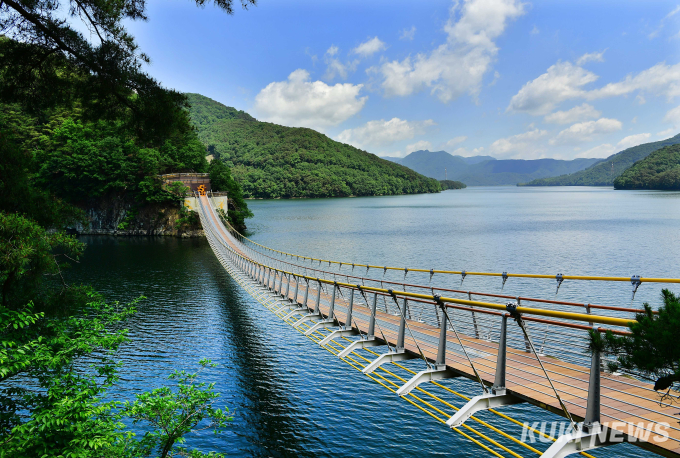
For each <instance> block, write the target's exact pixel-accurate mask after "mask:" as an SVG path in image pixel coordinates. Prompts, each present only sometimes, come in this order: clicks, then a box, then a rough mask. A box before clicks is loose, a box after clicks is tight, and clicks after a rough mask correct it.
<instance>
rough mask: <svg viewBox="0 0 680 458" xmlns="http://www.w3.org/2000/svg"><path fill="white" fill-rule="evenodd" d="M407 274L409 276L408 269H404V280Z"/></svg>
mask: <svg viewBox="0 0 680 458" xmlns="http://www.w3.org/2000/svg"><path fill="white" fill-rule="evenodd" d="M406 274H408V267H404V280H406Z"/></svg>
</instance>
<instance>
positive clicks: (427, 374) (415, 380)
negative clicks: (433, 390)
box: [397, 365, 458, 396]
mask: <svg viewBox="0 0 680 458" xmlns="http://www.w3.org/2000/svg"><path fill="white" fill-rule="evenodd" d="M454 377H458V374H456V373H455V372H453V371H452V370H449V369H447V368H446V366H445V365H442V366H435V368H434V369H425V370H424V371H420V372H418V373H417V374H416V375H414V376H413V377H411V379H410V380H409V381H408V382H406V383H404V385H403V386H402V387H401V388H399V389H398V390H397V395H399V396H406V395H407V394H409V393H410V392H411V391H413V390H414V389H415V388H416V387H417V386H418V385H420V384H421V383H427V382H434V381H437V380H444V379H447V378H454Z"/></svg>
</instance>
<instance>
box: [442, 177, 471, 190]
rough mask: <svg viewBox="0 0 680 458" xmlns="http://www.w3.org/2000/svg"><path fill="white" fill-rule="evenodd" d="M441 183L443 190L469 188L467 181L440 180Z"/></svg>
mask: <svg viewBox="0 0 680 458" xmlns="http://www.w3.org/2000/svg"><path fill="white" fill-rule="evenodd" d="M439 184H440V185H441V187H442V191H446V190H447V189H463V188H467V186H466V185H465V183H463V182H461V181H453V180H439Z"/></svg>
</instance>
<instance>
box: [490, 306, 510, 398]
mask: <svg viewBox="0 0 680 458" xmlns="http://www.w3.org/2000/svg"><path fill="white" fill-rule="evenodd" d="M509 315H510V314H508V313H503V316H502V317H501V335H500V338H499V339H498V355H497V357H496V377H495V378H494V382H493V387H492V389H493V392H494V393H495V394H505V374H506V368H507V352H508V345H507V343H508V316H509Z"/></svg>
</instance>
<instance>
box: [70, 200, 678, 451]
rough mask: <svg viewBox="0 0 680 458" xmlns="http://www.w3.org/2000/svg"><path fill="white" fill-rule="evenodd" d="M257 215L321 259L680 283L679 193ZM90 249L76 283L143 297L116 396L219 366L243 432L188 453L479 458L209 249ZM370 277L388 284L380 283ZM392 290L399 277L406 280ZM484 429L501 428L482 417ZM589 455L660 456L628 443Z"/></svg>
mask: <svg viewBox="0 0 680 458" xmlns="http://www.w3.org/2000/svg"><path fill="white" fill-rule="evenodd" d="M249 206H250V208H251V209H252V211H253V213H254V214H255V217H254V218H253V219H252V220H249V221H248V227H249V230H248V235H249V236H250V237H251V238H252V239H253V240H255V241H257V242H258V243H262V244H264V245H267V246H271V247H274V248H277V249H280V250H283V251H287V252H292V253H299V254H305V255H310V256H315V257H321V258H325V259H334V260H340V261H348V262H355V263H362V264H363V263H366V261H370V263H371V264H375V265H388V266H407V267H409V268H427V269H430V268H435V269H450V270H462V269H465V270H468V271H493V272H503V271H508V272H514V273H540V274H550V275H554V274H557V273H563V274H565V275H566V274H572V275H575V274H579V275H585V274H592V275H613V276H631V275H641V276H643V277H645V276H646V277H680V256H679V255H680V243H678V242H680V240H679V238H680V231H679V230H678V227H679V226H680V225H679V222H680V221H679V219H680V193H675V192H652V191H613V190H612V189H609V188H518V187H471V188H466V189H463V190H455V191H446V192H443V193H441V194H432V195H413V196H386V197H364V198H343V199H296V200H269V201H263V200H259V201H249ZM81 239H82V240H83V241H84V242H86V243H87V244H88V248H87V250H86V254H85V257H84V259H83V260H82V262H81V263H80V264H79V265H78V266H76V267H75V268H74V269H72V270H71V271H70V272H69V279H70V280H71V281H75V282H78V283H81V282H82V283H90V284H92V285H94V287H95V288H96V289H97V290H98V291H100V292H102V293H104V295H105V296H106V297H107V299H109V300H120V301H129V300H131V299H133V298H135V297H138V296H140V295H144V296H146V298H147V299H146V300H144V301H143V302H142V303H141V304H140V305H139V313H138V314H137V315H135V317H134V318H133V319H132V321H131V322H130V323H129V328H130V338H131V342H130V343H128V344H126V345H125V346H124V347H123V348H122V349H121V351H120V357H121V359H122V360H123V361H124V363H125V365H124V367H123V369H122V371H121V376H122V380H121V383H120V386H119V387H118V388H117V389H116V390H115V391H113V392H112V395H114V396H115V397H117V398H120V399H129V398H132V397H133V395H134V393H135V392H138V391H139V390H147V389H151V388H153V387H157V386H160V385H161V384H163V383H165V381H164V378H165V377H166V376H167V375H168V374H169V373H170V372H171V371H172V370H173V369H176V368H178V369H187V370H193V369H195V368H196V367H197V362H198V360H199V359H200V358H203V357H208V358H211V359H212V360H213V361H214V362H217V363H219V364H220V367H219V368H218V369H216V370H213V371H211V372H207V373H205V380H211V381H213V380H214V381H216V382H217V390H218V391H219V392H221V393H222V404H224V405H226V406H229V407H230V408H232V409H236V413H235V421H234V423H233V425H232V426H231V427H230V428H229V430H228V432H226V433H225V434H223V435H221V436H217V437H216V436H214V435H212V434H209V433H207V432H203V433H201V434H200V435H199V436H194V437H190V439H189V444H190V445H193V446H196V447H200V448H201V449H204V450H206V451H208V450H216V451H219V452H223V453H227V454H228V455H230V456H256V457H307V456H309V457H312V456H327V457H331V456H333V457H338V456H347V457H350V456H351V457H354V456H372V457H390V458H395V457H407V456H452V455H456V456H461V457H467V456H469V457H475V456H484V452H483V450H482V449H480V448H479V447H477V446H475V445H473V444H471V443H470V442H468V441H466V440H464V439H462V438H461V437H460V436H458V435H456V434H454V433H452V432H450V431H448V430H447V429H446V428H445V427H442V426H440V424H439V423H437V422H435V421H434V420H432V419H430V418H428V417H427V415H425V414H424V413H422V412H421V411H419V410H417V409H415V408H413V407H411V406H410V405H409V404H408V403H406V402H404V401H400V400H399V399H398V398H397V397H396V396H395V395H394V394H392V393H390V392H388V391H387V390H385V389H384V388H382V387H380V386H379V385H377V384H376V383H375V382H372V381H371V380H370V379H368V378H366V377H364V376H361V375H360V374H359V373H358V372H356V371H355V370H354V369H352V368H351V367H350V366H348V365H346V364H345V363H343V362H341V361H339V360H338V359H337V358H336V357H334V356H333V355H331V354H330V353H328V352H327V351H325V350H323V349H322V348H320V347H318V346H317V345H315V344H314V343H313V342H311V341H310V340H308V339H307V338H306V337H304V336H302V335H301V334H299V333H298V332H296V331H295V330H294V329H292V328H291V327H290V326H288V325H286V324H284V323H283V322H281V320H280V319H279V318H277V317H276V316H274V315H273V314H272V313H271V312H269V311H268V310H266V309H264V308H263V307H262V306H261V305H259V304H258V303H257V302H256V301H255V300H254V299H252V298H251V297H250V296H249V295H248V294H247V293H245V291H243V290H242V289H241V288H240V287H239V286H238V285H237V284H236V283H235V282H234V281H232V280H231V279H230V277H229V276H228V275H227V274H226V272H225V271H224V270H223V269H222V267H221V266H220V264H219V263H218V262H217V260H216V259H215V257H214V255H213V254H212V251H211V250H210V247H209V246H208V244H207V242H206V241H205V240H203V239H186V240H182V239H176V238H169V237H166V238H160V237H159V238H143V237H129V238H123V237H82V238H81ZM357 273H358V274H360V275H363V274H364V273H365V269H362V270H361V271H360V272H357ZM370 275H371V276H379V277H382V271H380V272H375V271H372V272H370ZM418 275H420V276H418ZM385 278H391V279H395V280H396V279H399V280H402V279H403V272H402V273H396V272H394V273H388V274H387V275H386V276H385ZM408 281H411V282H413V283H423V282H425V283H426V282H427V281H428V275H427V274H415V273H413V274H411V273H409V274H408ZM432 282H433V284H437V285H442V286H444V285H445V286H448V287H454V288H458V287H460V286H461V282H460V276H444V275H435V277H434V278H433V280H432ZM463 287H464V288H466V289H474V290H478V291H479V290H482V291H488V292H494V293H498V292H500V291H501V280H500V278H486V277H480V278H475V277H471V276H468V277H467V278H466V279H465V281H464V286H463ZM661 288H662V286H661V285H655V284H643V285H642V286H641V287H640V290H639V291H638V293H637V294H636V296H635V299H634V301H631V290H632V288H631V285H630V284H629V283H615V284H609V283H601V282H573V281H572V282H569V281H565V282H564V283H563V285H562V286H561V288H560V290H559V294H558V295H557V297H558V298H559V299H562V300H573V301H578V302H590V303H599V304H603V305H618V306H626V307H627V306H630V305H631V304H633V305H634V306H636V307H639V306H640V305H641V304H642V302H644V301H648V302H650V303H651V304H653V305H655V306H656V305H658V303H659V293H660V290H661ZM670 289H672V290H675V291H680V288H678V287H677V286H672V287H671V288H670ZM555 290H556V282H555V281H554V280H519V279H513V278H510V279H509V280H508V282H507V284H506V285H505V286H504V287H503V292H504V293H507V294H512V295H520V294H521V295H524V296H531V295H533V296H534V297H544V298H549V299H552V298H554V297H555ZM451 386H455V387H456V389H458V390H460V391H461V392H463V393H465V394H467V395H476V394H479V391H480V390H479V387H478V386H476V385H475V384H474V383H472V382H471V381H466V380H454V381H452V382H451ZM503 412H504V413H508V414H509V415H512V416H514V417H515V418H517V419H518V420H520V421H525V420H527V421H532V422H533V421H537V420H544V419H546V420H553V419H557V417H556V416H554V415H552V414H549V413H547V412H544V411H542V410H539V409H538V408H535V407H531V406H527V405H516V406H510V407H506V408H504V409H503ZM480 417H481V418H483V419H485V420H488V421H489V422H491V423H494V422H496V421H497V417H494V416H492V415H490V414H488V413H482V414H481V415H480ZM494 424H496V423H494ZM498 424H499V425H500V424H501V423H498ZM503 424H505V423H503ZM516 432H517V431H515V433H516ZM515 450H516V449H515ZM593 455H595V456H629V457H633V456H652V455H651V454H650V453H648V452H645V451H643V450H642V449H639V448H637V447H634V446H631V445H627V444H622V445H617V446H615V447H611V448H607V449H600V450H596V451H595V452H593ZM526 456H529V455H526Z"/></svg>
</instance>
